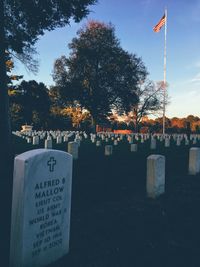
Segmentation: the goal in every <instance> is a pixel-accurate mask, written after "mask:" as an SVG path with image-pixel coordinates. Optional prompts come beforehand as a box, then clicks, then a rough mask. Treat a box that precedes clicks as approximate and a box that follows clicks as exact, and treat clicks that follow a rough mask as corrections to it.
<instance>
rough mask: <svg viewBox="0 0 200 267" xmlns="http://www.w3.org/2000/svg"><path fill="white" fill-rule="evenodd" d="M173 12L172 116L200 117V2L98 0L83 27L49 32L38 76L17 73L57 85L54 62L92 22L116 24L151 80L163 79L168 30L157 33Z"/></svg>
mask: <svg viewBox="0 0 200 267" xmlns="http://www.w3.org/2000/svg"><path fill="white" fill-rule="evenodd" d="M165 7H166V8H167V12H168V20H167V65H166V67H167V71H166V77H167V82H168V84H169V88H168V94H169V97H170V104H169V105H168V107H167V111H166V116H167V117H169V118H171V117H186V116H188V115H190V114H193V115H196V116H199V117H200V0H168V1H167V0H123V1H121V0H98V3H97V4H95V5H93V6H90V7H89V9H90V11H91V12H90V14H89V15H88V17H87V18H85V19H83V20H82V21H81V22H80V23H74V22H73V21H72V22H71V23H70V25H68V26H66V27H64V28H60V29H55V30H54V31H51V32H46V33H45V35H43V36H41V37H40V38H39V40H38V42H37V43H36V49H37V52H38V55H37V58H38V59H39V71H38V73H37V75H34V74H32V73H30V72H28V71H27V70H26V69H25V68H24V67H23V66H22V65H21V64H20V63H17V64H16V68H15V73H16V74H20V75H24V80H32V79H34V80H36V81H38V82H43V83H45V84H46V85H47V86H50V85H53V84H54V82H53V79H52V76H51V74H52V70H53V64H54V61H55V60H56V59H57V58H59V57H61V56H62V55H65V56H68V55H69V53H70V50H69V49H68V44H69V43H70V42H71V40H72V38H73V37H76V36H77V31H78V29H80V28H81V27H83V26H84V25H86V23H87V21H88V20H91V19H92V20H97V21H100V22H105V23H110V22H111V23H112V24H113V25H114V27H115V33H116V36H117V38H118V39H119V40H120V44H121V46H122V48H123V49H125V50H127V51H129V52H130V53H133V54H136V55H137V56H138V57H141V58H142V60H143V62H144V64H145V66H146V67H147V70H148V72H149V76H148V78H149V79H150V80H153V81H154V82H156V81H161V80H163V61H164V59H163V58H164V27H163V28H162V29H161V31H160V32H159V33H155V32H154V31H153V27H154V26H155V25H156V24H157V23H158V21H159V20H160V19H161V17H162V16H163V14H164V9H165Z"/></svg>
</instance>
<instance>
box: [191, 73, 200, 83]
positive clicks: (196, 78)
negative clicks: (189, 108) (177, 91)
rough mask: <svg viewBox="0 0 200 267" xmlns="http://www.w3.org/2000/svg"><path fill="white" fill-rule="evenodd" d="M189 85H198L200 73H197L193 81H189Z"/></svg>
mask: <svg viewBox="0 0 200 267" xmlns="http://www.w3.org/2000/svg"><path fill="white" fill-rule="evenodd" d="M191 83H200V72H199V73H197V74H196V75H195V77H194V78H193V79H191Z"/></svg>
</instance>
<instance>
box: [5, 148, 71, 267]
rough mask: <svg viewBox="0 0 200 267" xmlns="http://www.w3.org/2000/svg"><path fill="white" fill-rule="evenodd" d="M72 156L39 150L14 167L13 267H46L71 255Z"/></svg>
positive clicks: (11, 257) (11, 248)
mask: <svg viewBox="0 0 200 267" xmlns="http://www.w3.org/2000/svg"><path fill="white" fill-rule="evenodd" d="M71 184H72V156H71V155H70V154H68V153H66V152H63V151H57V150H47V149H36V150H31V151H28V152H25V153H23V154H21V155H18V156H17V157H16V158H15V164H14V180H13V199H12V222H11V243H10V267H36V266H46V265H48V264H50V263H52V262H54V261H56V260H57V259H59V258H61V257H62V256H64V255H65V254H67V253H68V250H69V234H70V209H71Z"/></svg>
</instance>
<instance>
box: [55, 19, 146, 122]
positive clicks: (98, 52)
mask: <svg viewBox="0 0 200 267" xmlns="http://www.w3.org/2000/svg"><path fill="white" fill-rule="evenodd" d="M69 48H70V49H71V54H70V56H69V58H66V57H64V56H62V57H61V58H60V59H57V60H56V62H55V65H54V71H53V77H54V81H55V83H56V85H57V86H58V87H60V88H62V89H63V88H65V90H62V92H63V93H64V95H65V97H66V99H68V100H69V99H74V100H77V101H78V102H79V103H80V104H81V106H82V107H83V108H86V109H87V110H89V111H90V114H91V116H92V121H93V125H95V123H98V122H99V121H101V119H103V118H104V117H106V116H108V115H109V114H110V113H111V111H112V110H113V109H115V110H117V111H118V112H119V113H122V112H124V111H125V112H128V111H129V110H130V107H131V106H132V105H133V104H134V103H136V102H137V94H136V91H137V89H138V86H139V82H140V81H141V80H144V79H145V77H146V75H147V71H146V68H145V66H144V64H143V62H142V60H141V59H140V58H138V57H137V56H136V55H132V54H129V53H128V52H126V51H124V50H123V49H122V48H121V46H120V43H119V40H118V39H117V38H116V36H115V30H114V27H113V26H112V25H110V24H109V25H107V24H104V23H101V22H97V21H90V22H89V23H88V24H87V25H86V26H85V27H84V28H82V29H80V30H79V31H78V36H77V37H76V38H74V39H73V40H72V42H71V43H70V44H69Z"/></svg>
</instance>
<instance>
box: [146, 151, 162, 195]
mask: <svg viewBox="0 0 200 267" xmlns="http://www.w3.org/2000/svg"><path fill="white" fill-rule="evenodd" d="M146 190H147V196H148V197H150V198H156V197H158V196H159V195H161V194H163V193H164V191H165V157H164V156H162V155H150V156H149V157H148V158H147V181H146Z"/></svg>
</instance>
